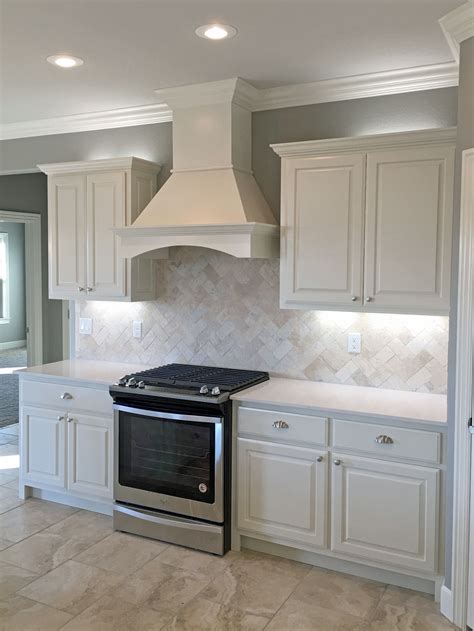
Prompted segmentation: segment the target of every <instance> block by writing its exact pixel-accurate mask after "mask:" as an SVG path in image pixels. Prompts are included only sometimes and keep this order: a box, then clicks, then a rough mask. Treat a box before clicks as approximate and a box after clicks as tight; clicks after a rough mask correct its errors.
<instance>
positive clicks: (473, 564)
mask: <svg viewBox="0 0 474 631" xmlns="http://www.w3.org/2000/svg"><path fill="white" fill-rule="evenodd" d="M470 515H471V517H470V528H469V576H468V585H467V594H468V595H467V624H468V626H470V627H471V628H473V629H474V432H473V433H472V436H471V511H470Z"/></svg>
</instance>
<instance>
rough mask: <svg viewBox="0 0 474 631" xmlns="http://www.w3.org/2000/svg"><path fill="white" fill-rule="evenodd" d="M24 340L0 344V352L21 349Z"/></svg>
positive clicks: (24, 343) (24, 342)
mask: <svg viewBox="0 0 474 631" xmlns="http://www.w3.org/2000/svg"><path fill="white" fill-rule="evenodd" d="M23 346H26V340H15V341H14V342H0V351H9V350H10V349H12V348H23Z"/></svg>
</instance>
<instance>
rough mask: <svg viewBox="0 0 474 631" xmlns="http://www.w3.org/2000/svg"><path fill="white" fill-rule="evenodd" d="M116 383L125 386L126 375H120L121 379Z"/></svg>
mask: <svg viewBox="0 0 474 631" xmlns="http://www.w3.org/2000/svg"><path fill="white" fill-rule="evenodd" d="M116 385H117V386H126V385H127V377H122V379H119V380H118V382H117V384H116Z"/></svg>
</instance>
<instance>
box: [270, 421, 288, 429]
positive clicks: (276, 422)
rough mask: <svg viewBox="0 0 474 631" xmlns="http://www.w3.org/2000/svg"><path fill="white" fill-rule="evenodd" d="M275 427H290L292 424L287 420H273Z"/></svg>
mask: <svg viewBox="0 0 474 631" xmlns="http://www.w3.org/2000/svg"><path fill="white" fill-rule="evenodd" d="M273 427H274V428H275V429H288V428H289V427H290V426H289V425H288V423H287V422H286V421H273Z"/></svg>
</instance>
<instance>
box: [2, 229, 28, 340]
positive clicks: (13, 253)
mask: <svg viewBox="0 0 474 631" xmlns="http://www.w3.org/2000/svg"><path fill="white" fill-rule="evenodd" d="M2 232H3V233H7V234H8V277H9V282H8V290H9V291H8V293H9V302H10V310H9V319H10V321H9V322H8V323H1V324H0V343H2V342H17V341H20V340H26V302H25V226H24V225H23V224H21V223H8V222H4V223H3V222H2V223H0V233H2Z"/></svg>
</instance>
